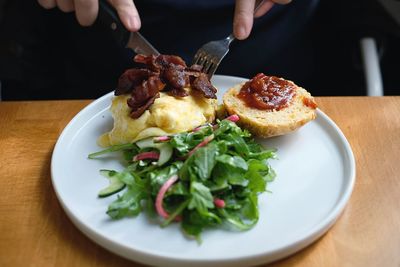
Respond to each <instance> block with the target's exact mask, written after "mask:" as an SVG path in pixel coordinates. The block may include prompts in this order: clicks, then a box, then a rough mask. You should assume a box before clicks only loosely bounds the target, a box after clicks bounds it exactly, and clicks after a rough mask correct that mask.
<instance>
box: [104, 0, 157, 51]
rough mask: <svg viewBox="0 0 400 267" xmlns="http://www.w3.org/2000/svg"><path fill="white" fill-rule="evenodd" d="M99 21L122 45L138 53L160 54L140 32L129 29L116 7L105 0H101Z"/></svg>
mask: <svg viewBox="0 0 400 267" xmlns="http://www.w3.org/2000/svg"><path fill="white" fill-rule="evenodd" d="M97 20H98V23H100V24H102V26H103V27H104V28H105V29H107V30H108V31H109V32H110V33H111V35H112V37H113V38H114V40H115V41H116V42H117V43H118V45H121V46H122V47H127V48H130V49H132V50H133V51H135V53H136V54H143V55H156V56H158V55H160V53H159V52H158V51H157V49H155V48H154V47H153V46H152V45H151V44H150V43H149V42H148V41H147V40H146V39H145V38H144V37H143V36H142V35H141V34H140V33H139V32H130V31H128V30H127V29H126V28H125V27H124V25H123V24H122V22H121V20H120V19H119V16H118V14H117V12H116V11H115V9H114V8H113V7H112V6H111V5H110V4H109V3H108V2H107V1H105V0H101V1H99V15H98V18H97Z"/></svg>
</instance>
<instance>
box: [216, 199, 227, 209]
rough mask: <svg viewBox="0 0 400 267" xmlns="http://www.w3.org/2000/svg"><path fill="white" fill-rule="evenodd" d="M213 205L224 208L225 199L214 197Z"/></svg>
mask: <svg viewBox="0 0 400 267" xmlns="http://www.w3.org/2000/svg"><path fill="white" fill-rule="evenodd" d="M214 205H215V207H217V208H224V207H225V201H224V200H223V199H220V198H214Z"/></svg>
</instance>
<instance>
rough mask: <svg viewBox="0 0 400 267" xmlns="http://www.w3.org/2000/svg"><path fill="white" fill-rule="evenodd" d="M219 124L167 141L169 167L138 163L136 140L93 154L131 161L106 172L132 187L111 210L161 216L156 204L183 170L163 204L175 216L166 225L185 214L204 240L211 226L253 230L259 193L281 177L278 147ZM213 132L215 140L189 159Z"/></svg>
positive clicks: (117, 214)
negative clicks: (273, 165) (276, 168)
mask: <svg viewBox="0 0 400 267" xmlns="http://www.w3.org/2000/svg"><path fill="white" fill-rule="evenodd" d="M217 123H218V125H217V127H216V126H215V125H214V126H212V125H209V124H208V125H204V126H202V127H201V128H199V129H197V130H196V131H193V132H185V133H179V134H175V135H172V136H170V139H169V140H166V141H165V142H167V143H168V144H169V145H171V147H172V148H173V157H172V159H170V160H169V161H168V163H167V164H166V165H164V166H158V165H157V164H154V162H152V161H149V160H140V161H135V162H132V161H131V160H132V158H133V157H134V155H136V154H137V153H138V152H139V148H138V146H137V145H136V144H126V145H118V146H113V147H110V148H108V149H105V150H102V151H99V152H96V153H92V154H90V155H89V158H95V157H97V156H99V155H103V154H105V153H110V152H115V151H122V153H123V155H124V158H125V160H126V161H127V167H126V168H125V170H123V171H121V172H116V171H103V172H104V174H105V175H107V176H112V177H113V178H114V177H115V178H117V179H118V180H119V181H121V182H122V183H124V184H125V185H126V189H125V191H124V193H123V194H122V195H118V196H117V199H115V201H113V202H112V203H111V204H110V205H109V207H108V211H107V214H108V215H109V216H110V217H111V218H113V219H119V218H123V217H127V216H136V215H137V214H139V213H140V212H141V211H142V210H143V208H145V209H146V212H147V213H149V214H153V215H154V216H155V215H157V210H156V208H155V205H154V202H155V199H156V197H157V195H158V193H159V190H160V188H161V187H162V186H163V185H164V184H165V182H166V181H167V180H168V179H169V178H170V177H171V176H172V175H175V174H178V177H179V180H177V181H176V182H175V183H174V184H173V185H171V186H170V188H169V189H168V190H167V192H166V193H165V195H164V199H163V204H162V205H163V208H164V209H165V211H166V212H167V213H169V217H168V218H167V219H165V220H164V221H163V223H162V226H167V225H168V224H170V223H171V222H173V221H174V218H177V216H179V217H180V218H182V222H181V226H182V229H183V231H184V232H185V233H186V234H188V235H189V236H192V237H194V238H196V239H197V241H198V242H201V239H200V234H201V232H202V231H203V230H204V229H205V228H208V227H217V226H221V225H229V226H230V227H232V226H233V227H234V228H236V229H239V230H242V231H243V230H248V229H250V228H252V227H253V226H254V225H255V224H256V223H257V221H258V218H259V211H258V198H257V196H258V194H259V193H261V192H264V191H266V187H267V184H268V183H269V182H271V181H273V180H274V178H275V176H276V174H275V172H274V170H273V169H272V168H271V166H270V165H269V163H268V160H269V159H272V158H276V150H274V149H268V150H266V149H264V148H263V146H261V145H260V144H259V143H257V142H256V141H255V140H254V139H252V137H251V134H250V133H249V132H248V131H247V130H242V129H241V128H240V127H239V126H237V125H236V124H235V123H233V122H231V121H229V120H222V121H217ZM212 134H213V136H214V139H213V140H212V141H211V142H209V143H208V144H207V145H205V146H203V147H201V148H198V149H197V150H196V151H194V153H192V155H190V156H189V157H188V158H186V160H183V158H184V157H187V155H188V153H189V152H190V151H192V150H193V149H194V148H195V147H196V146H197V145H198V144H200V143H201V142H202V141H203V140H204V139H205V138H207V136H210V135H212ZM151 149H153V148H143V149H142V150H140V151H141V152H143V151H150V150H151ZM214 198H219V199H221V200H223V201H224V203H225V204H224V206H223V207H215V205H214ZM143 204H144V205H143Z"/></svg>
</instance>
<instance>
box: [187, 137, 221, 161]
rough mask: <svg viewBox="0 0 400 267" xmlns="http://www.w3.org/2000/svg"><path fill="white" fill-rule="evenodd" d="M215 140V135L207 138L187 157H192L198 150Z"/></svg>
mask: <svg viewBox="0 0 400 267" xmlns="http://www.w3.org/2000/svg"><path fill="white" fill-rule="evenodd" d="M213 139H214V134H212V135H209V136H207V137H206V138H204V140H203V141H201V143H200V144H198V145H197V146H195V148H193V149H192V150H191V151H190V152H189V153H188V155H187V157H190V156H191V155H193V153H194V152H196V150H197V149H199V148H200V147H203V146H205V145H207V144H208V143H210V142H211V141H212V140H213Z"/></svg>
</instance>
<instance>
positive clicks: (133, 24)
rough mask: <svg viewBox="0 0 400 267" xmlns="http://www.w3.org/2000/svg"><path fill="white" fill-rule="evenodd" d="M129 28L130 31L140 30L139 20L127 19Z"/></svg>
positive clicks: (135, 18)
mask: <svg viewBox="0 0 400 267" xmlns="http://www.w3.org/2000/svg"><path fill="white" fill-rule="evenodd" d="M129 28H130V30H131V31H137V30H139V28H140V20H139V18H138V17H136V16H134V17H130V18H129Z"/></svg>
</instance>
